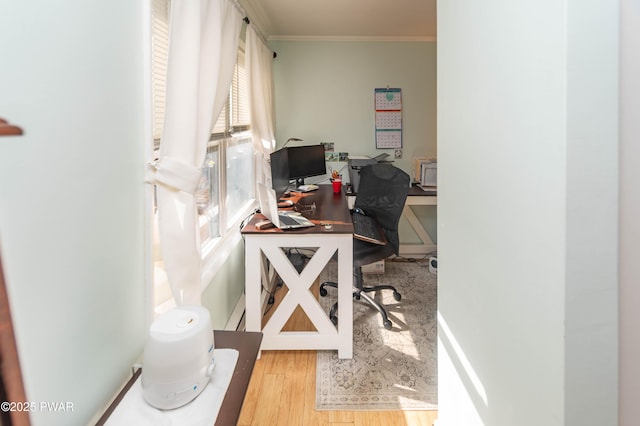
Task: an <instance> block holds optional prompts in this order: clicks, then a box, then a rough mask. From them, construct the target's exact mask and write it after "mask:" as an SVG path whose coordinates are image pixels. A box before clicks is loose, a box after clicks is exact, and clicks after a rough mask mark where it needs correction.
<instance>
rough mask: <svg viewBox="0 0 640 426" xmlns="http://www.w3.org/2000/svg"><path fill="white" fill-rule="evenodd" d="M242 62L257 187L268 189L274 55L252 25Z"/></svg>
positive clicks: (271, 146) (272, 120) (273, 145)
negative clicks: (262, 186)
mask: <svg viewBox="0 0 640 426" xmlns="http://www.w3.org/2000/svg"><path fill="white" fill-rule="evenodd" d="M245 58H246V61H247V74H248V76H249V81H248V86H249V113H250V116H251V132H252V138H253V147H254V152H255V164H256V183H264V184H266V185H267V186H271V169H270V168H269V154H270V153H271V152H273V150H274V149H275V146H276V140H275V136H274V135H275V131H274V128H275V125H274V123H275V117H274V115H275V114H274V98H273V73H272V68H273V52H272V51H271V50H270V49H269V48H268V47H267V46H266V44H265V43H264V42H263V41H262V38H261V37H260V36H259V35H258V33H257V32H256V30H255V29H254V28H253V26H251V25H249V26H248V27H247V36H246V52H245Z"/></svg>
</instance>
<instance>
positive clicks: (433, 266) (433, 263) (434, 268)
mask: <svg viewBox="0 0 640 426" xmlns="http://www.w3.org/2000/svg"><path fill="white" fill-rule="evenodd" d="M429 272H431V273H432V274H436V275H438V258H437V257H435V256H431V257H429Z"/></svg>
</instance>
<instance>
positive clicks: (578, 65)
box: [565, 0, 619, 425]
mask: <svg viewBox="0 0 640 426" xmlns="http://www.w3.org/2000/svg"><path fill="white" fill-rule="evenodd" d="M618 37H619V11H618V5H617V2H611V1H610V0H591V1H589V2H585V1H584V0H570V1H568V2H567V63H566V69H567V79H566V93H567V106H566V119H567V137H566V146H567V164H566V168H567V182H566V192H567V198H566V203H567V206H566V209H567V211H566V241H567V252H566V282H565V295H566V301H565V309H566V312H565V339H566V340H565V423H566V424H568V425H574V424H575V425H601V424H616V423H617V422H616V421H615V419H616V413H617V409H618V408H617V389H618V374H617V373H618V365H617V364H618V359H617V355H618V351H617V346H618V328H617V322H618V321H617V316H618V307H617V302H618V282H617V271H618V141H619V131H618V126H619V104H618V100H619V50H618ZM596 194H597V196H595V197H594V195H596Z"/></svg>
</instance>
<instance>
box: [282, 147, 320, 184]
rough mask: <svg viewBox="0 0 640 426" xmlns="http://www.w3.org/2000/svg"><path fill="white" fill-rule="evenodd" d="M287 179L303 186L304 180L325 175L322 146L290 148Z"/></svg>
mask: <svg viewBox="0 0 640 426" xmlns="http://www.w3.org/2000/svg"><path fill="white" fill-rule="evenodd" d="M287 150H288V151H289V154H288V157H289V158H288V162H289V178H290V179H296V181H297V184H298V185H302V184H304V178H306V177H310V176H320V175H324V174H326V173H327V164H326V163H325V160H324V145H320V144H319V145H307V146H290V147H289V148H287Z"/></svg>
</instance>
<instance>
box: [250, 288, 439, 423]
mask: <svg viewBox="0 0 640 426" xmlns="http://www.w3.org/2000/svg"><path fill="white" fill-rule="evenodd" d="M286 291H287V290H286V287H283V288H281V289H280V290H278V292H277V293H276V297H275V299H276V305H277V303H278V302H279V300H280V299H281V298H282V296H283V295H284V294H285V293H286ZM312 291H313V292H314V293H315V294H316V297H317V291H318V289H317V284H316V285H314V287H312ZM269 313H270V312H269ZM269 313H268V314H267V315H266V316H265V320H264V322H266V321H268V318H269V316H270V315H269ZM312 329H314V328H313V326H312V324H311V322H310V321H309V319H308V318H307V317H306V315H305V314H304V312H303V311H302V310H301V309H300V307H298V308H297V310H296V311H295V312H294V314H293V316H292V317H291V318H290V319H289V322H288V323H287V324H286V325H285V327H284V328H283V330H312ZM315 399H316V351H262V357H261V358H260V359H259V360H257V362H256V365H255V368H254V370H253V374H252V376H251V382H250V384H249V389H248V391H247V396H246V398H245V401H244V405H243V407H242V412H241V414H240V420H239V422H238V425H239V426H258V425H268V426H288V425H299V426H319V425H334V426H340V425H356V426H360V425H361V426H377V425H380V426H402V425H408V426H413V425H420V426H422V425H424V426H432V425H433V422H434V420H435V419H436V418H437V417H438V412H437V411H317V410H316V409H315Z"/></svg>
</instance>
